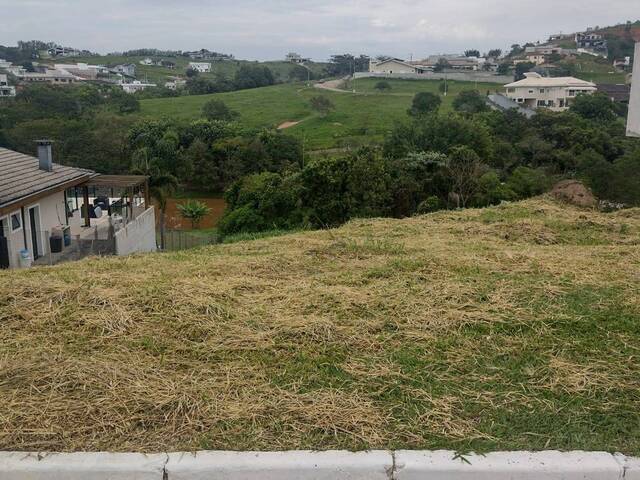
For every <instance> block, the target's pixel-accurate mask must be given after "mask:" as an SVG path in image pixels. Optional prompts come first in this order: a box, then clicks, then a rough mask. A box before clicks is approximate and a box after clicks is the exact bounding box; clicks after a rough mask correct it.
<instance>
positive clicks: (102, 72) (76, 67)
mask: <svg viewBox="0 0 640 480" xmlns="http://www.w3.org/2000/svg"><path fill="white" fill-rule="evenodd" d="M54 68H55V69H56V70H60V71H64V72H69V73H70V74H72V75H75V76H76V77H80V78H83V79H85V80H96V79H98V78H99V77H100V76H106V75H108V74H109V69H108V68H107V67H104V66H102V65H89V64H88V63H56V64H55V65H54Z"/></svg>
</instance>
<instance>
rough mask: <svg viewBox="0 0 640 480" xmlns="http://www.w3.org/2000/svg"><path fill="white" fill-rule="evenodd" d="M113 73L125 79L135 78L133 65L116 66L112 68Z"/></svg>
mask: <svg viewBox="0 0 640 480" xmlns="http://www.w3.org/2000/svg"><path fill="white" fill-rule="evenodd" d="M112 70H113V71H114V72H117V73H121V74H122V75H126V76H127V77H135V76H136V66H135V65H134V64H133V63H123V64H122V65H116V66H115V67H113V68H112Z"/></svg>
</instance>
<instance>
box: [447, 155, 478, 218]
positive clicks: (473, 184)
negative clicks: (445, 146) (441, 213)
mask: <svg viewBox="0 0 640 480" xmlns="http://www.w3.org/2000/svg"><path fill="white" fill-rule="evenodd" d="M447 170H448V171H449V175H450V177H451V192H452V193H453V194H454V195H455V196H457V199H456V203H458V201H457V200H459V204H460V205H461V206H462V207H463V208H464V207H466V206H467V203H468V202H469V200H470V199H471V198H472V197H473V196H474V195H475V194H476V192H477V191H478V190H479V187H480V183H479V179H480V177H481V176H482V175H483V174H484V173H485V171H486V166H485V165H483V164H482V162H481V161H480V157H479V156H478V154H477V153H476V152H474V151H473V150H471V149H470V148H469V147H464V146H460V147H455V148H454V149H453V150H452V151H451V153H450V154H449V156H448V158H447ZM460 205H458V206H460Z"/></svg>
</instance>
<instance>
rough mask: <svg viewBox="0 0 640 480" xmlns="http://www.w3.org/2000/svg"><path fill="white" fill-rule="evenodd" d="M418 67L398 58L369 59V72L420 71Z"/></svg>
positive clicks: (396, 72)
mask: <svg viewBox="0 0 640 480" xmlns="http://www.w3.org/2000/svg"><path fill="white" fill-rule="evenodd" d="M419 70H420V69H419V68H418V67H416V66H415V65H412V64H410V63H407V62H405V61H404V60H400V59H398V58H390V59H388V60H383V61H377V60H373V59H372V60H369V73H387V74H394V73H395V74H398V73H420V72H419Z"/></svg>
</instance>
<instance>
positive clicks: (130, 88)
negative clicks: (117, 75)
mask: <svg viewBox="0 0 640 480" xmlns="http://www.w3.org/2000/svg"><path fill="white" fill-rule="evenodd" d="M120 86H121V87H122V90H124V91H125V92H126V93H136V92H141V91H142V90H144V89H145V88H151V87H157V85H156V84H155V83H143V82H141V81H139V80H135V81H133V82H131V83H122V84H120Z"/></svg>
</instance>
